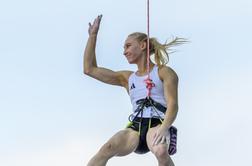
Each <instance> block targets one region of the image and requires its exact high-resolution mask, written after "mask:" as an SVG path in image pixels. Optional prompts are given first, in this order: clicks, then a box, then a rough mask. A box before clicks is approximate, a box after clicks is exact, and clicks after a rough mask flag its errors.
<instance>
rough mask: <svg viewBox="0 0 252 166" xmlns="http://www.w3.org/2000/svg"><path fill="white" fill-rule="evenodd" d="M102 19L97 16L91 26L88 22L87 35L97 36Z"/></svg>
mask: <svg viewBox="0 0 252 166" xmlns="http://www.w3.org/2000/svg"><path fill="white" fill-rule="evenodd" d="M101 19H102V15H98V16H97V17H96V19H95V20H94V22H93V24H91V23H90V22H89V28H88V34H89V36H91V35H97V33H98V31H99V27H100V22H101Z"/></svg>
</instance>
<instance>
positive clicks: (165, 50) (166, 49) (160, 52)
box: [129, 32, 188, 67]
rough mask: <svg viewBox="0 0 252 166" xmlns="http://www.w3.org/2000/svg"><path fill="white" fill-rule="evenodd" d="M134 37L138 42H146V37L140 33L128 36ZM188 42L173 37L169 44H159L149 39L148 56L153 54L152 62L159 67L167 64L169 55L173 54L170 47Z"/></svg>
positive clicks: (154, 39) (153, 39)
mask: <svg viewBox="0 0 252 166" xmlns="http://www.w3.org/2000/svg"><path fill="white" fill-rule="evenodd" d="M130 36H133V37H135V38H136V39H137V40H138V41H139V42H142V41H147V35H146V34H145V33H141V32H135V33H132V34H130V35H129V37H130ZM186 42H188V41H187V40H186V39H184V38H179V37H175V38H174V39H172V40H171V41H170V42H167V41H166V42H165V43H164V44H161V43H159V42H158V40H157V39H156V38H150V55H151V54H154V61H155V63H156V64H157V65H158V67H161V66H163V65H166V64H167V63H168V62H169V55H170V54H171V53H173V52H174V51H172V49H171V48H172V47H174V46H178V45H181V44H184V43H186Z"/></svg>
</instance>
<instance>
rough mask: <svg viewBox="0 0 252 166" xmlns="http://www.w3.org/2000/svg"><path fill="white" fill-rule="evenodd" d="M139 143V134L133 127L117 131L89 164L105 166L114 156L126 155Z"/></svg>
mask: <svg viewBox="0 0 252 166" xmlns="http://www.w3.org/2000/svg"><path fill="white" fill-rule="evenodd" d="M138 143H139V135H138V133H137V132H136V131H134V130H132V129H125V130H122V131H119V132H118V133H116V134H115V135H114V136H113V137H111V138H110V139H109V140H108V142H107V143H105V144H104V145H103V146H102V147H101V149H100V150H99V151H98V153H97V154H96V155H95V156H94V157H93V158H92V159H91V160H90V161H89V162H88V165H87V166H105V165H106V163H107V162H108V160H109V159H110V158H111V157H113V156H125V155H127V154H129V153H131V152H133V151H134V150H135V149H136V147H137V146H138Z"/></svg>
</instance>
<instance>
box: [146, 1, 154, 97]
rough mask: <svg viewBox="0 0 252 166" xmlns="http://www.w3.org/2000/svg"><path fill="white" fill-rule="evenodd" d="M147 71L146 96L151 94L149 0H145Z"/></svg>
mask: <svg viewBox="0 0 252 166" xmlns="http://www.w3.org/2000/svg"><path fill="white" fill-rule="evenodd" d="M146 68H147V73H148V77H147V79H146V80H145V83H146V88H147V97H148V98H149V97H150V95H151V89H152V87H153V83H152V80H151V79H150V1H149V0H147V67H146Z"/></svg>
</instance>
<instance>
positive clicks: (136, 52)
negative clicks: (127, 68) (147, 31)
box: [123, 36, 145, 64]
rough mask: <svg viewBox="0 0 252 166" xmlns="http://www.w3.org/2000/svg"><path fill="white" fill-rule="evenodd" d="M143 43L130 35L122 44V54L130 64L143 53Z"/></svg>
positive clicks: (135, 61)
mask: <svg viewBox="0 0 252 166" xmlns="http://www.w3.org/2000/svg"><path fill="white" fill-rule="evenodd" d="M144 49H145V44H144V43H143V42H138V41H137V40H136V39H135V38H134V37H132V36H130V37H128V38H127V39H126V41H125V44H124V52H123V54H124V55H125V57H126V58H127V60H128V62H129V63H130V64H136V63H137V62H138V61H139V60H140V59H141V57H143V55H144Z"/></svg>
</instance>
